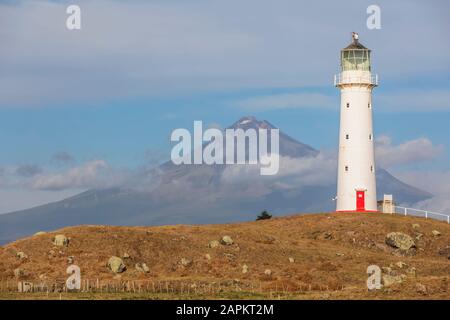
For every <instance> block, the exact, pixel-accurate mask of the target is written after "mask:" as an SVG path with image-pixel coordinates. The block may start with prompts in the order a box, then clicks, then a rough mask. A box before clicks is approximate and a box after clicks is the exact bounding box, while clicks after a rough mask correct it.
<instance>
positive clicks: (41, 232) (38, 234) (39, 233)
mask: <svg viewBox="0 0 450 320" xmlns="http://www.w3.org/2000/svg"><path fill="white" fill-rule="evenodd" d="M44 234H47V232H44V231H38V232H36V233H35V234H33V236H42V235H44Z"/></svg>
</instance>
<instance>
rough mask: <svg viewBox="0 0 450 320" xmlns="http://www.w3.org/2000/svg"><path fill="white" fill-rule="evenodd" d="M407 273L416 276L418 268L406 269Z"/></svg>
mask: <svg viewBox="0 0 450 320" xmlns="http://www.w3.org/2000/svg"><path fill="white" fill-rule="evenodd" d="M406 273H407V274H409V275H410V276H413V277H416V268H414V267H410V268H408V269H407V270H406Z"/></svg>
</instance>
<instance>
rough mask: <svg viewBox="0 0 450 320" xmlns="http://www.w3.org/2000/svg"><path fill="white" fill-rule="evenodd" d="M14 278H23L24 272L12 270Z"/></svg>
mask: <svg viewBox="0 0 450 320" xmlns="http://www.w3.org/2000/svg"><path fill="white" fill-rule="evenodd" d="M14 276H15V277H16V278H20V277H23V276H25V271H24V270H22V269H20V268H17V269H14Z"/></svg>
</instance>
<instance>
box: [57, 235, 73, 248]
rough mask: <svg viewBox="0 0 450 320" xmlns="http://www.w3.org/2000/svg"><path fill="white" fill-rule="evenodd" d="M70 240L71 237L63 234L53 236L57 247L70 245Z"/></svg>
mask: <svg viewBox="0 0 450 320" xmlns="http://www.w3.org/2000/svg"><path fill="white" fill-rule="evenodd" d="M69 241H70V239H69V238H67V237H66V236H65V235H63V234H57V235H56V236H55V237H54V238H53V244H54V245H55V246H57V247H67V246H68V245H69Z"/></svg>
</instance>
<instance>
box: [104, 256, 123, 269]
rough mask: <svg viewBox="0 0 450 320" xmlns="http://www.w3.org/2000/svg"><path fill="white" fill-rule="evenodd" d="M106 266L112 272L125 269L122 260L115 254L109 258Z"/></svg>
mask: <svg viewBox="0 0 450 320" xmlns="http://www.w3.org/2000/svg"><path fill="white" fill-rule="evenodd" d="M107 266H108V268H109V269H110V270H111V271H112V272H114V273H122V272H124V271H125V270H126V269H127V267H126V266H125V264H124V263H123V260H122V259H121V258H119V257H116V256H112V257H111V258H109V260H108V265H107Z"/></svg>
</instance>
